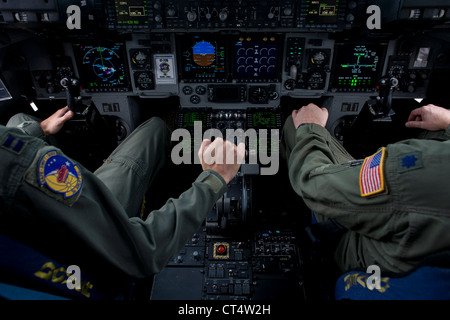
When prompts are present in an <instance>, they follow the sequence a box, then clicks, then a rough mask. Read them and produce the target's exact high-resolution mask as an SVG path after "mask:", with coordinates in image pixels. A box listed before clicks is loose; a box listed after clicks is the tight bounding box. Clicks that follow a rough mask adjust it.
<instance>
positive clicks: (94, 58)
mask: <svg viewBox="0 0 450 320" xmlns="http://www.w3.org/2000/svg"><path fill="white" fill-rule="evenodd" d="M73 47H74V48H73V49H74V53H75V58H76V61H77V66H78V72H79V75H80V80H81V83H82V85H83V87H84V89H86V90H87V91H93V92H95V91H97V92H102V91H104V92H108V91H128V89H129V81H128V77H127V65H126V64H125V59H124V56H125V53H124V52H125V51H124V44H123V43H114V44H74V46H73Z"/></svg>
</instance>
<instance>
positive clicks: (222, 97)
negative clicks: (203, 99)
mask: <svg viewBox="0 0 450 320" xmlns="http://www.w3.org/2000/svg"><path fill="white" fill-rule="evenodd" d="M239 93H240V89H239V87H224V88H221V87H217V88H216V100H218V101H239V98H240V95H239Z"/></svg>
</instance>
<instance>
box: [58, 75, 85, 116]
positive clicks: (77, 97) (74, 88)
mask: <svg viewBox="0 0 450 320" xmlns="http://www.w3.org/2000/svg"><path fill="white" fill-rule="evenodd" d="M60 84H61V86H62V87H64V88H65V89H66V99H67V106H68V107H69V109H70V110H72V111H73V112H74V113H75V114H83V112H84V110H85V108H83V107H84V106H83V104H82V103H81V94H80V80H78V79H77V78H75V77H73V76H68V77H64V78H62V79H61V81H60Z"/></svg>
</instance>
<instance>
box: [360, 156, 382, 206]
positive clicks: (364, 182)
mask: <svg viewBox="0 0 450 320" xmlns="http://www.w3.org/2000/svg"><path fill="white" fill-rule="evenodd" d="M385 153H386V148H384V147H383V148H382V149H381V150H380V151H378V152H377V153H375V154H374V155H373V156H371V157H367V158H366V159H365V160H364V163H363V165H362V167H361V172H360V174H359V187H360V190H361V196H362V197H368V196H371V195H374V194H378V193H381V192H383V191H384V190H385V183H384V174H383V166H384V156H385Z"/></svg>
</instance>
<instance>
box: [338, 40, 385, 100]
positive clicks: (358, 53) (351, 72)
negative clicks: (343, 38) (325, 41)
mask: <svg viewBox="0 0 450 320" xmlns="http://www.w3.org/2000/svg"><path fill="white" fill-rule="evenodd" d="M385 50H386V46H385V45H382V44H339V45H337V46H336V60H335V63H334V66H335V68H334V75H333V83H332V87H333V89H335V90H336V91H363V92H364V91H367V92H370V91H375V90H376V87H377V82H378V78H379V77H380V72H381V68H382V67H383V66H382V61H383V59H384V52H385Z"/></svg>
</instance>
